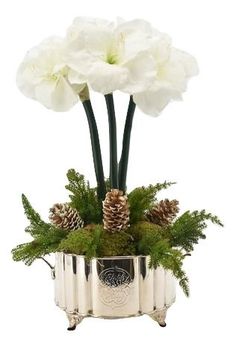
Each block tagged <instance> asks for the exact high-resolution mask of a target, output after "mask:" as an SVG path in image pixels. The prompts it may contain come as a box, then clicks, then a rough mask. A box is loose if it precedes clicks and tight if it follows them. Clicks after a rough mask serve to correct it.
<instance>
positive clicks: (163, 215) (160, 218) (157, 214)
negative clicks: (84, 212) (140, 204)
mask: <svg viewBox="0 0 236 347" xmlns="http://www.w3.org/2000/svg"><path fill="white" fill-rule="evenodd" d="M178 205H179V202H178V201H177V200H168V199H165V200H161V201H160V202H159V203H157V204H156V205H155V206H154V207H153V208H152V209H151V210H149V211H148V212H146V219H147V220H148V221H149V222H151V223H154V224H157V225H160V226H166V225H168V224H170V223H171V222H172V221H173V219H174V218H175V217H176V215H177V213H178V212H179V207H178Z"/></svg>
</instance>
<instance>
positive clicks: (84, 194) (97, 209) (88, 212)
mask: <svg viewBox="0 0 236 347" xmlns="http://www.w3.org/2000/svg"><path fill="white" fill-rule="evenodd" d="M67 178H68V180H69V184H67V185H66V189H67V190H69V191H70V192H71V193H72V194H71V195H70V199H71V206H72V207H73V208H75V209H77V210H78V212H79V214H80V216H81V218H82V219H83V221H84V222H85V224H90V223H95V224H98V223H101V222H102V206H101V202H99V200H98V198H97V192H96V188H90V185H89V182H87V181H86V180H85V178H84V176H83V175H80V174H79V173H77V172H76V171H75V170H74V169H70V170H69V171H68V172H67Z"/></svg>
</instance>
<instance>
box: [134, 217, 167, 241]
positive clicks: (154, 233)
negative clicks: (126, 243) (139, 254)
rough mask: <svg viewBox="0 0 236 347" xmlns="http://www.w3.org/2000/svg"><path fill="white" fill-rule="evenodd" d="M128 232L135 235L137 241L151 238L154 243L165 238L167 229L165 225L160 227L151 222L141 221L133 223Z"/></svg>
mask: <svg viewBox="0 0 236 347" xmlns="http://www.w3.org/2000/svg"><path fill="white" fill-rule="evenodd" d="M128 233H129V234H130V235H131V236H132V237H133V239H134V242H135V243H138V242H140V241H141V240H142V239H143V238H145V239H147V240H149V239H150V241H151V242H152V243H153V242H155V241H159V240H160V239H163V237H164V234H165V233H166V231H165V229H163V227H160V226H159V225H157V224H153V223H150V222H139V223H136V224H133V225H131V227H130V228H129V229H128ZM166 237H167V236H166ZM164 238H165V237H164Z"/></svg>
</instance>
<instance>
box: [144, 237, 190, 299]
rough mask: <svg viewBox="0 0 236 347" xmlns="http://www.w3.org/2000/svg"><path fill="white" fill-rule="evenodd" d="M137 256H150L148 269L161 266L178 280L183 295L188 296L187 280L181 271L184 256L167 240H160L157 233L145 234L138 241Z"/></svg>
mask: <svg viewBox="0 0 236 347" xmlns="http://www.w3.org/2000/svg"><path fill="white" fill-rule="evenodd" d="M138 249H139V254H143V255H150V263H149V266H150V267H154V268H156V267H157V266H162V267H163V268H164V269H166V270H169V271H171V272H172V274H173V275H174V276H175V277H176V278H177V279H178V280H179V284H180V286H181V287H182V289H183V291H184V293H185V294H186V295H187V296H189V287H188V278H187V277H186V274H185V272H184V271H183V270H182V266H183V259H184V255H183V254H182V252H181V251H179V250H177V249H174V248H172V247H171V245H170V243H169V242H168V240H163V239H160V235H159V234H158V233H156V234H155V233H147V234H146V235H144V237H143V238H142V239H141V240H140V242H139V245H138Z"/></svg>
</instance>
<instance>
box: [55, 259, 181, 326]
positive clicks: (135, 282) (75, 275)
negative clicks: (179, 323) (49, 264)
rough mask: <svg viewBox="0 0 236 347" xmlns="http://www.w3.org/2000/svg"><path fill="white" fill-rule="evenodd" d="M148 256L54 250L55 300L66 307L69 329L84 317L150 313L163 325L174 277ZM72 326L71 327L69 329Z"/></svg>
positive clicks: (63, 307)
mask: <svg viewBox="0 0 236 347" xmlns="http://www.w3.org/2000/svg"><path fill="white" fill-rule="evenodd" d="M149 260H150V259H149V256H117V257H107V258H93V259H92V260H90V261H88V260H86V259H85V257H84V256H79V255H72V254H64V253H56V262H55V302H56V305H57V306H59V307H60V308H61V309H63V310H65V311H66V313H67V315H68V318H70V319H69V321H70V329H73V326H76V325H77V324H78V322H80V321H81V320H82V318H83V317H86V316H93V317H101V318H124V317H130V316H139V315H142V314H149V315H150V316H151V317H152V318H153V319H155V320H156V321H157V322H158V323H159V324H160V325H162V326H164V324H165V322H164V320H165V314H166V309H167V308H168V307H169V306H171V304H172V303H173V302H174V301H175V279H174V277H173V276H172V275H171V273H170V272H169V271H166V270H164V269H163V268H161V267H158V268H157V269H150V268H149V266H148V263H149ZM71 327H72V328H71Z"/></svg>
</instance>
